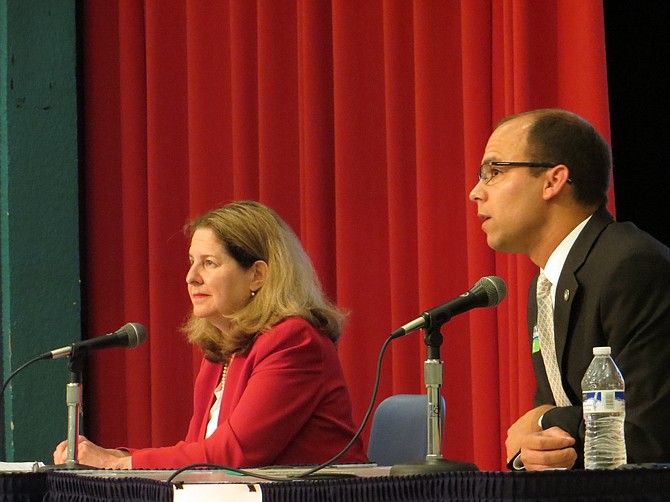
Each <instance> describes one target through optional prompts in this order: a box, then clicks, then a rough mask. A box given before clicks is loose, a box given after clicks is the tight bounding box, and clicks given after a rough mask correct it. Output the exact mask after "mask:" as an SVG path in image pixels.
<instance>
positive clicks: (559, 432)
mask: <svg viewBox="0 0 670 502" xmlns="http://www.w3.org/2000/svg"><path fill="white" fill-rule="evenodd" d="M574 444H575V438H573V437H572V436H571V435H570V434H568V433H567V432H565V431H564V430H563V429H561V428H560V427H552V428H551V429H547V430H546V431H542V432H534V433H531V434H528V435H526V436H524V437H523V439H522V440H521V456H520V457H519V458H520V460H521V462H522V463H523V465H524V467H525V468H526V470H527V471H538V470H541V469H561V468H562V469H571V468H572V466H574V465H575V461H576V460H577V452H576V451H575V449H574V448H573V447H572V446H573V445H574Z"/></svg>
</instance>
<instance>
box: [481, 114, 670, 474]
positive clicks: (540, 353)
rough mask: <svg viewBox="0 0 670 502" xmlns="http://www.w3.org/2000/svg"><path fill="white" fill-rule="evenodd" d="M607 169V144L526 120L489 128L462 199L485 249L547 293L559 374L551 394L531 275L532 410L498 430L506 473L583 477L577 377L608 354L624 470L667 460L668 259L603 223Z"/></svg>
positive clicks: (574, 127) (583, 132) (547, 121)
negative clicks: (527, 268) (616, 376)
mask: <svg viewBox="0 0 670 502" xmlns="http://www.w3.org/2000/svg"><path fill="white" fill-rule="evenodd" d="M659 167H660V166H659ZM610 171H611V153H610V149H609V146H608V145H607V143H606V141H605V140H604V139H603V138H602V136H600V134H598V132H597V131H596V130H595V129H594V128H593V126H592V125H591V124H589V123H588V122H587V121H586V120H584V119H583V118H581V117H579V116H577V115H575V114H573V113H570V112H567V111H564V110H535V111H531V112H526V113H523V114H519V115H514V116H512V117H509V118H507V119H504V120H503V121H502V122H501V123H500V124H499V125H498V127H497V128H496V129H495V131H494V132H493V134H492V135H491V137H490V138H489V141H488V143H487V146H486V150H485V153H484V157H483V160H482V166H481V168H480V173H479V179H480V181H479V183H478V184H477V185H476V186H475V188H474V189H473V190H472V192H471V193H470V198H471V199H472V200H473V201H474V202H476V203H477V206H478V215H479V216H480V218H481V219H482V220H484V221H483V223H482V229H483V230H484V232H485V233H486V236H487V242H488V244H489V246H490V247H491V248H493V249H495V250H497V251H503V252H508V253H521V254H525V255H527V256H528V257H529V258H530V259H531V260H532V261H533V263H535V264H536V265H537V266H538V267H540V269H541V274H542V276H543V278H544V277H546V278H547V279H548V280H549V282H550V283H551V295H552V296H551V300H552V301H553V309H554V310H553V332H554V337H553V341H554V344H553V345H554V346H553V347H552V348H551V350H555V356H554V366H556V365H557V367H558V372H560V374H558V373H557V378H555V379H553V380H554V382H555V384H554V386H553V388H552V385H551V384H550V380H551V379H550V378H548V376H547V375H548V373H549V374H550V373H551V367H550V366H551V365H550V364H549V363H548V362H546V361H545V359H547V358H548V359H547V360H548V361H550V360H551V358H550V357H549V354H550V352H551V351H550V350H545V349H544V348H543V349H542V350H540V344H539V343H538V334H537V327H536V325H537V324H538V323H537V318H538V316H537V312H538V308H537V301H536V287H537V280H538V279H537V277H536V278H535V280H533V283H532V285H531V287H530V291H529V299H528V327H529V336H530V340H531V347H532V361H533V367H534V370H535V377H536V392H535V408H533V409H531V410H530V411H528V412H527V413H526V414H525V415H523V416H522V417H520V418H519V419H518V420H517V421H516V422H515V423H514V424H513V425H512V426H511V427H510V428H509V430H508V435H507V440H506V442H505V445H506V448H507V458H508V459H509V465H510V467H511V468H514V469H523V468H525V469H528V470H536V469H545V468H557V467H563V468H572V467H583V449H584V446H583V441H584V423H583V417H582V408H581V402H582V397H581V379H582V377H583V376H584V372H585V371H586V368H587V367H588V365H589V363H590V362H591V359H592V357H593V356H592V349H593V347H595V346H610V347H611V348H612V356H613V358H614V360H615V361H616V363H617V364H618V366H619V368H620V369H621V372H622V374H623V376H624V379H625V382H626V421H625V435H626V448H627V454H628V462H629V463H644V462H660V461H666V462H667V461H670V429H669V428H668V424H670V377H669V376H668V368H669V367H670V291H669V290H668V288H669V287H670V249H668V248H667V247H666V246H664V245H663V244H661V243H660V242H658V241H657V240H655V239H654V238H652V237H651V236H650V235H648V234H646V233H645V232H643V231H641V230H639V229H638V228H637V227H636V226H635V225H633V224H631V223H617V222H614V221H613V218H612V216H611V215H610V214H609V212H608V211H607V209H605V205H606V203H607V191H608V188H609V183H610ZM661 181H662V180H661ZM641 203H643V201H641ZM543 347H544V345H543ZM546 367H549V371H548V370H547V369H546Z"/></svg>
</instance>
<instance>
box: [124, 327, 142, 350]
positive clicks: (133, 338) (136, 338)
mask: <svg viewBox="0 0 670 502" xmlns="http://www.w3.org/2000/svg"><path fill="white" fill-rule="evenodd" d="M121 330H123V331H124V332H125V333H126V334H127V335H128V347H129V348H131V349H134V348H135V347H139V346H140V345H142V344H143V343H144V340H146V339H147V332H146V330H145V329H144V326H142V325H141V324H140V323H137V322H129V323H128V324H126V325H125V326H123V328H121Z"/></svg>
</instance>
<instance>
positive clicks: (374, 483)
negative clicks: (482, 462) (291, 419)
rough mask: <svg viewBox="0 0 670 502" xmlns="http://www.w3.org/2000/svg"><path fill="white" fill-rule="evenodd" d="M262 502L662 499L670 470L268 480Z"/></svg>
mask: <svg viewBox="0 0 670 502" xmlns="http://www.w3.org/2000/svg"><path fill="white" fill-rule="evenodd" d="M261 490H262V492H263V502H299V501H313V500H319V501H328V502H359V501H360V502H375V501H384V502H432V501H458V502H482V501H486V502H512V501H520V500H525V501H549V500H550V501H551V502H586V501H598V502H610V501H611V502H615V501H616V502H662V501H668V500H670V469H625V470H616V471H544V472H520V473H516V472H449V473H440V474H424V475H416V476H398V477H374V478H357V479H347V480H320V481H303V482H293V483H263V484H261Z"/></svg>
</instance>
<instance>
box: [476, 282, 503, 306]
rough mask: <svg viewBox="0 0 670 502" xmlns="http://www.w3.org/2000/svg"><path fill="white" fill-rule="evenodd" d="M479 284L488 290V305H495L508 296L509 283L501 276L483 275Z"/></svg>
mask: <svg viewBox="0 0 670 502" xmlns="http://www.w3.org/2000/svg"><path fill="white" fill-rule="evenodd" d="M477 284H479V285H480V286H481V287H482V288H484V291H486V297H487V298H488V303H487V304H486V306H487V307H495V306H496V305H498V304H499V303H500V302H501V301H503V300H504V299H505V297H506V296H507V285H506V284H505V281H503V280H502V279H501V278H500V277H497V276H495V275H489V276H487V277H482V278H481V279H479V282H478V283H477Z"/></svg>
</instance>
